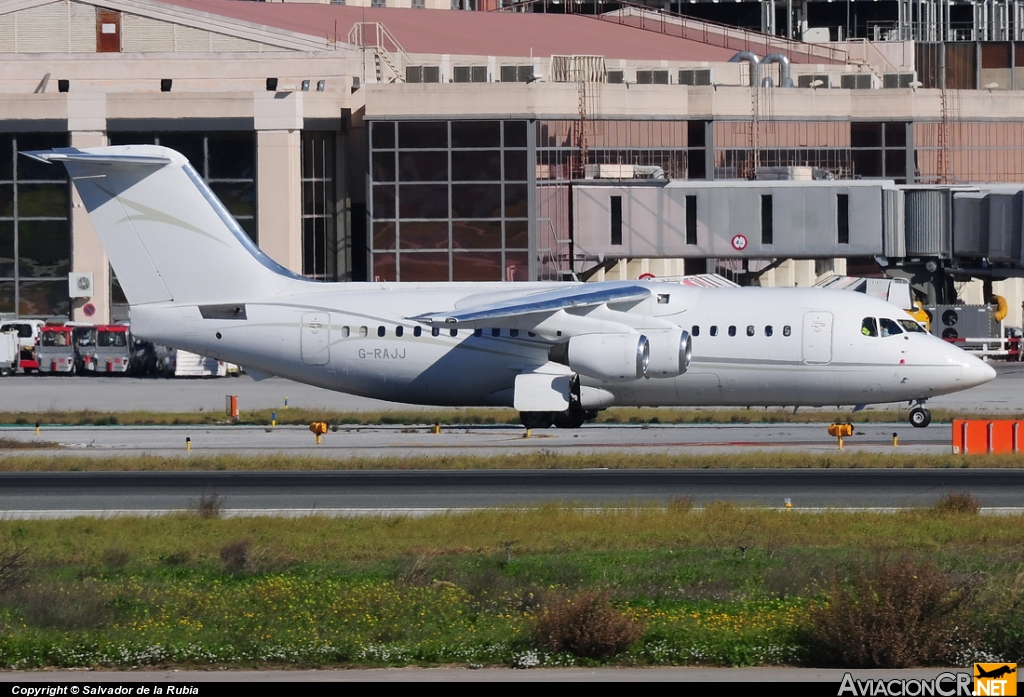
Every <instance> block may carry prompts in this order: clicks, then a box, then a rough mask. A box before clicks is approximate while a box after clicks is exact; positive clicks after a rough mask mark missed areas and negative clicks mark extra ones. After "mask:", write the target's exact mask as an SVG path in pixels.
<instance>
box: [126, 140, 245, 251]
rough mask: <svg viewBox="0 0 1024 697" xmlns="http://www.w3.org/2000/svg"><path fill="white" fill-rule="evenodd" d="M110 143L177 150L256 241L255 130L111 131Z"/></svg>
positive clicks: (240, 225)
mask: <svg viewBox="0 0 1024 697" xmlns="http://www.w3.org/2000/svg"><path fill="white" fill-rule="evenodd" d="M107 137H108V139H109V140H110V144H111V145H139V144H152V145H163V146H164V147H168V148H172V149H174V150H177V151H178V152H180V153H181V154H182V155H184V156H185V157H186V158H188V161H189V163H190V164H191V165H192V167H193V169H195V170H196V172H197V173H198V174H199V176H200V177H202V178H203V181H205V182H206V183H207V184H209V186H210V189H212V190H213V193H214V194H216V195H217V198H219V199H220V200H221V202H222V203H223V204H224V207H225V208H227V209H228V212H229V213H231V215H232V217H233V218H234V219H235V220H236V221H237V222H238V225H239V227H241V228H242V229H243V230H245V232H246V234H247V235H249V237H250V238H251V239H252V241H253V242H255V243H257V244H259V234H258V230H257V225H256V134H255V133H254V132H252V131H211V132H209V133H202V132H198V133H197V132H188V131H183V132H172V133H152V132H145V133H144V132H135V131H112V132H110V133H108V134H107Z"/></svg>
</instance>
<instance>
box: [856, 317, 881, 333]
mask: <svg viewBox="0 0 1024 697" xmlns="http://www.w3.org/2000/svg"><path fill="white" fill-rule="evenodd" d="M860 333H861V334H863V335H864V336H878V323H877V322H875V318H874V317H865V318H864V321H863V322H861V323H860Z"/></svg>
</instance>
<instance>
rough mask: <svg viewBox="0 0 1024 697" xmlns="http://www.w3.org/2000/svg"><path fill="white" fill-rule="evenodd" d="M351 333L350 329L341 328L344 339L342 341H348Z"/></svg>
mask: <svg viewBox="0 0 1024 697" xmlns="http://www.w3.org/2000/svg"><path fill="white" fill-rule="evenodd" d="M349 333H350V332H349V329H348V327H342V328H341V338H342V339H347V338H348V335H349Z"/></svg>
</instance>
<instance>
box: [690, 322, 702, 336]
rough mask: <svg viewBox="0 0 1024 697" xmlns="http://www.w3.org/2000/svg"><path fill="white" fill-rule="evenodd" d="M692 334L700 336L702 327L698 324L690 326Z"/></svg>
mask: <svg viewBox="0 0 1024 697" xmlns="http://www.w3.org/2000/svg"><path fill="white" fill-rule="evenodd" d="M690 336H700V327H698V326H697V325H696V324H695V325H693V326H692V327H690Z"/></svg>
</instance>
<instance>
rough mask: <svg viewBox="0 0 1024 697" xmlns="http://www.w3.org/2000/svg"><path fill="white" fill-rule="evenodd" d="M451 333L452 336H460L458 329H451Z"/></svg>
mask: <svg viewBox="0 0 1024 697" xmlns="http://www.w3.org/2000/svg"><path fill="white" fill-rule="evenodd" d="M449 333H450V334H451V335H452V336H458V335H459V330H458V329H451V330H449Z"/></svg>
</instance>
